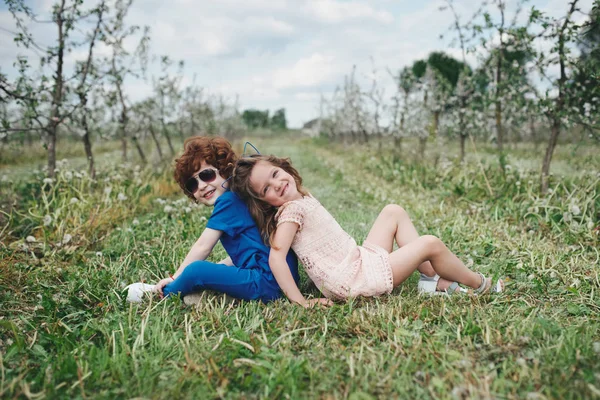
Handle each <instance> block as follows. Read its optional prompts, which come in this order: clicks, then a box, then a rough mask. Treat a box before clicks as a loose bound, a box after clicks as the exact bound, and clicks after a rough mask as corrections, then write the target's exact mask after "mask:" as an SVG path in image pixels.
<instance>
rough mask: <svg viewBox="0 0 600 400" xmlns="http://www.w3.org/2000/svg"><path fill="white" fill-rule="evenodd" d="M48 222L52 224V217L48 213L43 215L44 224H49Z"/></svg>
mask: <svg viewBox="0 0 600 400" xmlns="http://www.w3.org/2000/svg"><path fill="white" fill-rule="evenodd" d="M50 224H52V217H51V216H49V215H46V216H45V217H44V226H50Z"/></svg>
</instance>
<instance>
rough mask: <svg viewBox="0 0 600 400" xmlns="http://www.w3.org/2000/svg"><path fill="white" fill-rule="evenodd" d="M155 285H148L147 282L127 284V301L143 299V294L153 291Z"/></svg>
mask: <svg viewBox="0 0 600 400" xmlns="http://www.w3.org/2000/svg"><path fill="white" fill-rule="evenodd" d="M154 287H155V285H148V284H147V283H142V282H136V283H132V284H131V285H129V286H127V287H126V288H125V289H127V301H128V302H130V303H141V302H142V300H143V299H144V294H145V293H149V292H153V291H154Z"/></svg>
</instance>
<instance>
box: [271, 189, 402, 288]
mask: <svg viewBox="0 0 600 400" xmlns="http://www.w3.org/2000/svg"><path fill="white" fill-rule="evenodd" d="M275 218H276V219H277V226H279V225H280V224H282V223H284V222H294V223H296V224H298V226H299V228H298V232H297V233H296V236H295V237H294V240H293V242H292V249H293V250H294V252H295V253H296V255H297V256H298V258H299V259H300V261H302V264H304V268H305V270H306V273H307V274H308V276H309V277H310V279H312V281H313V282H314V283H315V285H317V287H318V288H319V290H320V291H321V292H322V293H323V294H324V295H325V296H326V297H328V298H333V299H347V298H348V297H357V296H365V297H371V296H379V295H381V294H384V293H390V292H391V291H392V289H393V288H394V285H393V282H394V281H393V276H392V269H391V266H390V262H389V253H388V252H387V251H386V250H385V249H383V248H381V247H379V246H377V245H374V244H370V243H368V242H365V243H364V244H363V245H362V246H358V245H357V244H356V241H355V240H354V239H353V238H352V237H350V235H348V234H347V233H346V232H345V231H344V230H343V229H342V227H341V226H340V225H339V224H338V223H337V221H336V220H335V219H334V218H333V217H332V216H331V214H329V212H327V210H326V209H325V208H324V207H323V206H322V205H321V203H319V201H318V200H317V199H315V198H314V197H310V196H305V197H304V198H302V199H300V200H294V201H290V202H288V203H286V204H284V205H282V206H281V207H280V208H279V211H278V212H277V215H276V217H275Z"/></svg>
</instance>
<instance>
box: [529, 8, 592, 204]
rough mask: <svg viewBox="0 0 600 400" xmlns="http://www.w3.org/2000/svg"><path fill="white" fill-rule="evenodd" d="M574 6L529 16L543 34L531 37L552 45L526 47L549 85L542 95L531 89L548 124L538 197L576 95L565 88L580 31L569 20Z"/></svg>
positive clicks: (573, 11)
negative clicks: (554, 73) (562, 11)
mask: <svg viewBox="0 0 600 400" xmlns="http://www.w3.org/2000/svg"><path fill="white" fill-rule="evenodd" d="M577 3H578V0H572V1H571V2H570V3H569V7H568V10H567V12H566V15H565V16H564V17H563V18H554V17H550V16H547V15H544V14H543V13H542V12H540V11H539V10H537V9H535V8H533V9H532V12H531V16H530V19H531V20H532V21H536V22H538V23H540V25H541V26H542V27H543V31H542V32H541V33H540V34H539V35H536V36H535V37H536V38H542V39H545V40H548V41H551V42H553V46H552V48H551V49H550V50H549V51H544V50H536V49H535V48H534V47H533V45H531V47H530V51H531V53H532V54H535V63H536V67H537V70H538V71H539V73H540V76H541V77H543V78H544V79H545V80H546V83H547V84H548V85H549V86H548V88H547V89H546V90H545V91H544V92H541V91H539V90H534V91H535V93H536V94H537V96H538V98H539V101H540V103H541V104H540V105H541V108H542V111H543V112H544V113H545V114H546V117H547V118H548V119H549V121H550V138H549V140H548V145H547V147H546V154H545V155H544V161H543V163H542V172H541V177H540V181H541V182H540V191H541V192H542V194H545V193H546V192H547V191H548V175H549V173H550V163H551V161H552V155H553V154H554V149H555V148H556V143H557V141H558V136H559V135H560V132H561V129H562V127H563V125H564V124H565V123H566V122H567V121H568V120H569V114H570V112H571V111H572V110H569V108H568V107H566V105H568V104H569V103H570V101H571V98H572V97H573V96H576V95H577V93H576V91H574V90H573V86H570V85H569V80H570V79H571V78H572V70H571V69H569V66H571V65H575V64H576V61H575V59H574V56H573V52H572V44H573V43H574V41H575V39H576V37H577V36H576V35H577V33H578V29H579V28H580V27H579V25H577V24H576V23H575V22H574V21H573V15H574V14H575V12H576V11H578V8H577ZM554 66H557V67H558V77H556V78H554V77H552V76H549V75H548V71H550V70H551V67H554ZM555 93H556V94H555Z"/></svg>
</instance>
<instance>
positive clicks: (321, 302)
mask: <svg viewBox="0 0 600 400" xmlns="http://www.w3.org/2000/svg"><path fill="white" fill-rule="evenodd" d="M332 305H333V301H331V300H329V299H326V298H320V299H310V300H306V303H304V308H314V307H330V306H332Z"/></svg>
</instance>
